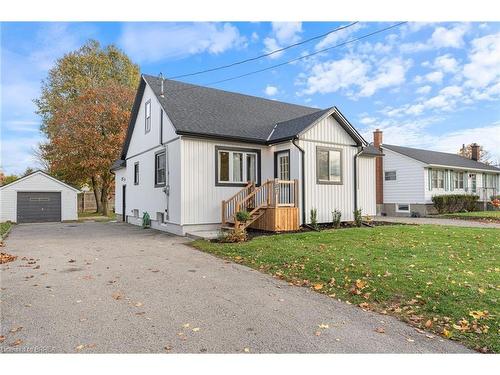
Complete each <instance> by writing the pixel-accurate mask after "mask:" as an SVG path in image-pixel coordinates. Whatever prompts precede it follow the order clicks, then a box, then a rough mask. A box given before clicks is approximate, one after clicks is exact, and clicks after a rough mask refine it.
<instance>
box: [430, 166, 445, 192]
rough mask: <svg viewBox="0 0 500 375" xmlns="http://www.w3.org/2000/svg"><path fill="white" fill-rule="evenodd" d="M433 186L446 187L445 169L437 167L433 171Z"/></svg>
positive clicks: (434, 187) (437, 187)
mask: <svg viewBox="0 0 500 375" xmlns="http://www.w3.org/2000/svg"><path fill="white" fill-rule="evenodd" d="M432 188H433V189H444V171H440V170H435V169H434V170H433V171H432Z"/></svg>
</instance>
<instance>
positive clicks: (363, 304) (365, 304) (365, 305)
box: [358, 302, 370, 310]
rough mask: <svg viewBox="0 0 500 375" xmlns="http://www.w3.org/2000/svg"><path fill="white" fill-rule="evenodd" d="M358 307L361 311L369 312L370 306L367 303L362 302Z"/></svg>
mask: <svg viewBox="0 0 500 375" xmlns="http://www.w3.org/2000/svg"><path fill="white" fill-rule="evenodd" d="M358 306H359V307H361V308H362V309H363V310H369V309H370V304H369V303H368V302H362V303H360V304H359V305H358Z"/></svg>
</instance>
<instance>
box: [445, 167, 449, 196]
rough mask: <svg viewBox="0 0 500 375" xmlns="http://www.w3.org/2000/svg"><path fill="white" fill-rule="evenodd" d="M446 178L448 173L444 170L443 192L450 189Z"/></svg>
mask: <svg viewBox="0 0 500 375" xmlns="http://www.w3.org/2000/svg"><path fill="white" fill-rule="evenodd" d="M448 177H449V171H448V169H445V171H444V190H445V191H448V190H449V189H450V188H449V183H450V181H449V178H448Z"/></svg>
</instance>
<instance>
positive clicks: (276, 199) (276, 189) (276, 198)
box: [273, 178, 280, 207]
mask: <svg viewBox="0 0 500 375" xmlns="http://www.w3.org/2000/svg"><path fill="white" fill-rule="evenodd" d="M273 189H274V191H273V195H274V207H277V206H278V202H279V193H280V184H279V182H278V179H277V178H275V179H274V185H273Z"/></svg>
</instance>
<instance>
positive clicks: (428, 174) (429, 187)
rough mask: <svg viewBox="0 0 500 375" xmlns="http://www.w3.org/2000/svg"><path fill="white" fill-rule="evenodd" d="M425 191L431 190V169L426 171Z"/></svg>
mask: <svg viewBox="0 0 500 375" xmlns="http://www.w3.org/2000/svg"><path fill="white" fill-rule="evenodd" d="M427 189H429V191H431V190H432V168H429V169H428V170H427Z"/></svg>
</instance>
